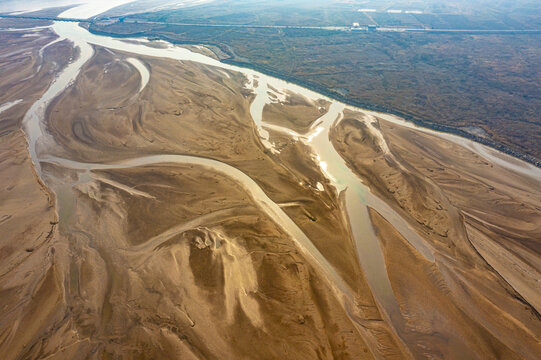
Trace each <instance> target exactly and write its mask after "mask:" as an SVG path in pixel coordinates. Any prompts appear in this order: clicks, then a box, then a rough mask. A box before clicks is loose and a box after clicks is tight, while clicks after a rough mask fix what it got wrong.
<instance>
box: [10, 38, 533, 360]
mask: <svg viewBox="0 0 541 360" xmlns="http://www.w3.org/2000/svg"><path fill="white" fill-rule="evenodd" d="M52 39H54V37H53V36H52V35H51V34H50V33H48V30H44V31H43V33H41V34H40V37H35V38H34V37H27V38H23V37H20V36H13V37H10V39H9V41H8V42H6V43H5V44H2V45H0V56H1V55H2V54H4V55H5V54H9V57H6V58H7V59H8V60H5V61H4V62H0V66H4V68H5V69H8V70H9V72H8V73H9V75H8V76H6V77H3V78H0V89H4V90H6V91H4V92H0V105H1V104H2V103H6V102H10V101H14V100H17V99H20V98H21V99H24V101H23V102H21V103H20V104H18V105H17V106H14V107H13V108H11V109H9V110H8V111H6V112H5V113H2V114H0V117H1V118H0V119H1V121H0V126H2V129H3V131H2V132H1V133H2V135H0V136H1V138H2V141H1V142H0V180H2V181H1V182H0V183H1V184H5V186H4V185H2V186H1V187H0V200H1V201H0V211H1V212H0V216H1V218H0V231H1V233H2V234H4V233H6V234H9V235H8V236H6V237H2V238H0V259H1V262H0V270H1V272H0V295H1V296H0V353H2V354H6V355H5V358H6V359H42V358H48V359H65V358H70V359H79V358H80V359H87V358H91V359H107V358H114V359H117V358H126V359H132V358H133V359H178V358H182V359H184V358H186V359H277V358H284V359H315V358H321V359H372V358H385V359H404V358H411V357H413V356H415V357H418V358H435V359H467V358H472V359H484V358H502V359H519V358H525V359H535V358H536V355H537V354H539V353H540V352H541V345H540V343H541V342H540V339H539V334H541V320H540V319H541V317H540V315H539V307H540V306H541V305H540V302H539V301H540V300H539V299H540V297H539V293H540V289H539V286H540V282H539V278H540V277H539V271H540V256H541V255H540V252H541V251H540V246H541V245H540V243H539V241H540V239H539V233H540V229H541V180H540V179H536V178H531V177H527V176H524V175H518V174H517V173H515V172H513V171H510V170H507V169H505V168H502V167H501V166H500V165H498V164H495V163H491V162H489V161H486V160H485V159H483V158H481V157H480V156H479V155H477V154H475V153H473V152H472V151H470V150H466V149H464V148H462V147H460V146H458V145H456V144H454V143H452V142H450V141H447V140H442V139H441V138H439V137H437V136H434V135H428V134H425V133H422V132H420V131H417V130H411V129H407V128H404V127H402V126H399V125H395V124H391V123H388V122H386V121H383V120H378V119H376V118H369V117H367V116H366V115H364V114H361V113H359V112H355V111H351V110H346V111H345V113H344V119H343V120H342V121H341V122H339V123H338V124H336V125H335V127H334V128H333V129H332V131H331V140H332V142H333V144H334V146H335V148H336V150H337V151H338V152H339V153H340V154H341V155H342V157H343V158H344V159H345V161H346V162H347V164H348V165H349V166H350V168H351V169H352V170H353V171H354V172H355V173H356V174H357V175H358V176H359V178H360V179H361V180H362V181H363V182H364V184H366V185H367V186H368V187H369V188H370V189H371V191H372V192H373V193H374V194H375V195H377V196H378V197H380V198H381V199H382V200H383V201H385V202H386V203H387V204H389V205H390V206H391V207H392V208H393V209H394V210H395V211H396V212H397V214H398V215H400V216H401V217H403V218H404V219H406V221H408V223H409V224H410V225H411V227H412V228H413V229H414V230H415V231H417V233H419V234H420V235H421V237H422V238H423V239H424V241H425V242H426V244H427V246H429V247H430V249H431V250H432V251H433V253H434V261H433V262H432V261H429V260H427V259H426V258H424V257H423V256H422V255H421V254H420V253H419V252H417V250H416V249H415V248H414V247H413V246H412V245H410V243H409V241H408V239H405V238H403V237H402V235H401V234H400V233H399V232H398V231H397V230H396V229H394V228H393V226H392V225H391V224H390V222H389V219H385V218H384V217H383V216H381V215H380V214H379V213H377V212H376V211H375V210H370V218H371V221H372V224H373V227H374V230H375V232H376V234H377V237H378V239H379V241H380V245H381V251H382V254H383V258H384V262H385V268H386V270H387V276H388V278H389V282H390V284H391V287H392V292H393V293H394V296H395V298H396V301H397V303H398V306H399V309H400V315H401V316H402V317H403V318H404V323H405V324H406V325H405V331H403V332H402V331H401V332H400V334H401V337H399V336H398V335H397V333H396V331H395V330H394V329H395V326H396V324H393V323H392V322H390V321H388V320H386V319H387V317H386V316H384V313H383V312H382V307H381V306H380V304H378V303H377V301H376V300H375V299H374V296H373V295H372V292H371V289H370V287H369V285H368V283H367V280H366V278H365V272H364V271H366V269H363V268H362V267H361V266H360V264H359V260H358V258H357V249H356V246H355V244H354V243H353V241H352V236H351V234H350V229H349V225H348V218H347V214H346V213H345V212H344V210H343V209H344V202H343V201H344V200H343V196H344V193H342V194H337V193H336V191H335V189H334V187H333V186H332V185H331V183H330V182H329V181H328V180H326V178H325V177H324V175H323V174H322V172H321V170H320V168H319V166H318V165H317V164H316V161H315V160H314V158H313V154H312V153H311V150H310V148H309V147H308V146H307V145H306V144H304V143H303V142H301V141H297V140H295V139H294V138H292V137H289V136H287V135H285V134H283V133H277V132H273V131H271V136H272V140H273V142H275V145H276V147H277V148H278V149H279V153H272V152H270V151H268V150H266V149H265V147H264V146H263V145H262V143H261V141H260V138H259V136H258V134H257V129H256V127H255V125H254V122H253V119H251V116H250V111H249V109H250V104H251V102H252V101H253V99H254V96H253V94H252V93H251V92H250V91H248V90H246V89H245V87H244V85H245V83H246V81H247V79H246V78H244V76H242V75H240V74H237V73H234V72H230V71H225V70H221V69H216V68H213V67H209V66H205V65H202V64H198V63H193V62H189V61H184V62H178V61H171V60H165V59H155V58H147V57H140V56H134V55H133V54H125V53H121V52H113V51H110V50H106V49H103V48H100V47H97V48H96V49H95V55H94V56H93V58H92V59H91V60H90V61H89V62H88V63H87V64H86V65H85V66H84V67H83V68H82V71H81V73H80V75H79V76H78V77H77V79H76V81H75V82H74V84H73V85H72V86H70V87H69V88H68V89H67V90H66V91H65V92H64V93H63V94H61V95H60V96H59V97H58V98H57V99H55V101H54V102H53V103H52V105H51V106H50V107H49V109H48V111H47V117H46V129H47V131H48V132H49V133H50V134H51V135H52V136H51V141H50V142H48V143H47V144H46V145H47V146H48V148H47V152H48V153H50V154H52V155H55V156H57V157H59V158H65V159H70V160H74V161H79V162H87V163H108V164H110V163H113V162H116V161H122V160H125V159H131V158H138V157H143V156H150V155H160V154H179V155H192V156H198V157H203V158H210V159H214V160H218V161H221V162H223V163H225V164H228V165H231V166H233V167H235V168H237V169H239V170H241V171H242V172H244V173H245V174H246V175H248V176H249V177H250V178H252V179H253V180H254V181H255V182H256V183H257V185H258V186H260V187H261V189H263V191H264V192H265V193H266V194H267V196H268V197H269V198H270V199H272V201H274V202H275V203H277V204H279V205H280V206H281V207H282V209H283V210H284V211H285V212H286V213H287V215H288V216H289V217H291V219H292V220H293V221H294V222H295V223H296V224H297V225H298V226H299V227H300V228H301V230H302V231H303V232H304V233H305V234H306V235H307V237H308V238H309V239H310V241H312V242H313V244H314V245H315V246H316V248H317V249H318V250H319V252H321V254H322V256H323V257H324V258H325V259H326V260H327V261H328V262H329V264H330V265H329V266H330V268H332V270H333V271H336V273H337V274H338V276H339V277H340V278H342V279H343V280H344V283H345V284H346V285H345V286H346V287H347V288H348V291H350V292H351V296H352V297H351V299H348V300H347V301H345V300H344V298H343V296H344V295H343V293H340V292H338V291H337V290H336V289H335V288H333V286H335V285H336V284H333V283H332V282H330V281H329V279H328V278H326V275H325V274H326V272H325V270H328V269H323V266H324V265H323V264H318V263H316V262H315V261H314V260H313V259H312V258H311V257H310V256H308V255H307V253H306V251H303V250H301V249H300V248H299V247H298V246H297V245H296V242H295V241H294V240H293V239H292V238H291V237H290V236H289V235H288V234H287V233H285V231H284V230H283V228H282V227H280V224H278V223H277V222H276V221H277V219H273V218H271V217H270V216H269V215H268V213H267V212H265V211H264V207H262V206H261V205H260V204H258V203H257V201H256V200H255V199H254V198H252V197H251V196H250V193H248V192H247V191H246V190H245V189H244V188H242V187H241V185H240V184H239V183H237V182H236V180H234V179H233V178H231V177H229V176H227V175H225V174H222V173H218V172H216V171H214V170H212V169H210V168H207V167H204V166H200V165H187V164H186V165H182V164H176V163H175V164H173V163H156V164H153V165H146V166H134V167H129V168H121V167H119V168H116V169H112V168H110V169H107V170H103V169H102V170H91V171H88V172H85V171H82V170H73V169H69V166H68V165H67V164H65V163H64V164H63V163H62V162H60V163H53V162H42V164H41V165H42V171H43V173H42V178H43V180H44V181H45V183H46V184H47V186H48V187H45V185H44V183H43V182H41V181H40V180H39V179H38V177H37V176H36V175H35V174H34V171H33V167H32V163H31V161H30V159H29V156H28V152H27V149H26V142H25V139H24V137H23V134H22V132H21V131H20V130H19V127H20V123H21V120H22V117H23V116H24V113H25V111H26V110H27V109H28V108H29V106H30V105H31V104H32V102H33V101H35V100H36V99H37V97H38V96H39V95H40V94H41V93H43V91H44V90H45V89H46V87H47V86H48V84H49V83H50V81H51V79H52V78H53V76H54V74H55V73H56V72H57V71H58V69H60V68H61V67H62V66H64V65H65V64H66V62H67V61H69V60H68V59H69V57H71V56H73V52H72V51H71V48H70V46H69V45H68V44H66V43H59V44H57V45H54V46H55V47H54V48H53V47H51V50H54V51H51V52H49V49H46V50H45V52H44V59H45V60H46V61H45V62H44V63H43V66H41V67H40V61H41V60H40V58H39V56H38V54H39V53H38V50H39V48H40V47H41V46H43V45H44V44H45V43H47V42H48V41H50V40H52ZM25 46H26V47H28V51H25V52H21V53H15V54H11V52H13V51H17V50H20V49H21V48H24V47H25ZM201 51H203V50H201ZM130 57H137V58H138V59H139V60H140V61H142V62H143V63H144V64H145V66H146V67H147V68H148V69H149V71H150V74H151V76H150V81H149V83H148V84H147V85H146V87H145V88H144V89H143V90H142V91H141V92H139V88H140V80H141V79H140V75H139V73H138V71H137V69H136V68H135V67H134V66H133V65H132V64H130V63H129V62H128V61H127V59H128V58H130ZM0 60H2V58H0ZM2 61H3V60H2ZM14 63H17V64H14ZM0 69H3V68H2V67H0ZM37 69H41V70H40V71H39V72H38V73H37V74H36V75H34V76H32V73H33V72H36V71H37ZM15 70H17V71H15ZM2 71H3V70H2ZM28 76H32V77H30V78H29V79H30V80H29V79H26V80H23V79H24V78H25V77H28ZM270 90H271V92H276V90H275V89H270ZM328 108H329V104H328V103H327V102H325V101H323V100H321V101H311V100H307V99H305V98H304V97H302V96H300V95H297V94H292V93H288V94H286V101H284V102H282V103H280V102H276V103H273V104H268V105H266V106H265V108H264V113H263V116H264V121H266V122H269V123H272V124H275V125H280V126H285V127H288V128H290V129H292V130H295V131H297V132H300V133H303V132H306V131H307V130H308V129H309V128H310V126H311V125H312V124H313V123H314V121H315V120H316V119H317V118H319V117H320V116H321V115H322V114H324V113H326V112H327V111H328ZM321 188H323V191H321ZM346 191H347V190H346ZM53 194H56V195H53ZM55 200H56V202H55ZM57 213H58V215H57ZM57 221H60V222H59V223H58V224H57ZM348 293H349V292H348ZM412 354H414V355H412Z"/></svg>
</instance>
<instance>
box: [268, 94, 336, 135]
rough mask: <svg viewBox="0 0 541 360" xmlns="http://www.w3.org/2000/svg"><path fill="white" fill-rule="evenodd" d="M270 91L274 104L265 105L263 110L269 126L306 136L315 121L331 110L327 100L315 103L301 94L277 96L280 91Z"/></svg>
mask: <svg viewBox="0 0 541 360" xmlns="http://www.w3.org/2000/svg"><path fill="white" fill-rule="evenodd" d="M270 90H271V92H270V97H271V99H272V100H273V101H274V102H273V103H271V104H265V106H264V108H263V120H264V121H265V122H268V123H269V124H274V125H278V126H283V127H286V128H289V129H292V130H294V131H296V132H298V133H299V134H304V133H306V132H307V131H308V130H309V129H310V126H311V125H312V124H313V123H314V121H315V120H317V119H318V118H320V117H321V116H323V115H324V114H325V113H326V112H327V111H328V110H329V105H330V103H329V102H328V101H326V100H323V99H320V100H317V101H313V100H310V99H307V98H305V97H304V96H302V95H300V94H295V93H292V92H286V93H285V94H276V92H277V91H278V90H276V89H272V88H271V89H270ZM276 95H278V96H283V97H285V101H280V99H278V98H277V97H276Z"/></svg>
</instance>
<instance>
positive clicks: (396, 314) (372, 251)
mask: <svg viewBox="0 0 541 360" xmlns="http://www.w3.org/2000/svg"><path fill="white" fill-rule="evenodd" d="M74 9H75V10H74ZM74 9H72V10H70V11H71V12H70V13H69V14H73V13H77V11H76V9H77V8H74ZM79 10H80V9H79ZM63 16H66V17H67V15H66V14H63ZM70 16H72V15H70ZM52 28H53V30H54V31H55V32H56V33H57V34H58V35H59V36H60V38H61V39H68V40H70V41H72V42H73V43H74V46H77V47H79V50H80V55H79V57H78V58H77V59H76V60H75V61H73V62H71V63H69V65H68V66H67V67H66V68H65V69H64V70H63V71H62V73H61V74H60V75H59V76H58V77H57V79H56V80H55V81H54V82H53V84H52V85H51V86H50V87H49V89H48V90H47V91H46V92H45V94H44V95H43V96H42V97H41V98H40V99H39V100H38V101H37V102H36V103H34V104H33V106H32V107H31V108H30V110H29V111H28V113H27V114H26V116H25V118H24V121H23V124H24V129H25V133H26V135H27V137H28V142H29V149H30V154H31V157H32V160H33V162H34V164H35V167H36V171H37V172H38V174H40V175H41V162H50V163H55V164H58V165H61V166H64V167H67V168H72V169H78V170H83V172H84V174H86V175H85V176H82V177H81V178H80V180H79V182H80V181H82V180H81V179H89V178H88V174H89V171H90V170H97V169H111V168H122V167H134V166H141V165H149V164H157V163H164V162H175V163H182V164H197V165H201V166H205V167H208V168H211V169H213V170H215V171H219V172H221V173H224V174H227V175H228V176H230V177H231V178H233V179H235V180H237V181H238V182H239V184H241V186H243V187H244V189H245V190H246V191H247V192H248V193H249V194H250V195H251V196H252V198H253V199H254V200H255V202H256V203H257V204H258V205H259V206H260V207H261V209H263V210H264V211H265V212H266V213H267V214H268V215H269V216H270V217H271V218H272V219H274V220H275V221H276V223H277V224H278V225H279V226H280V227H281V228H282V229H283V230H284V231H286V232H287V233H288V234H289V235H290V236H291V237H292V238H293V239H294V241H295V242H296V243H297V245H298V246H299V248H300V249H301V250H302V251H303V253H304V254H305V255H307V256H308V258H309V259H311V261H312V262H313V263H314V264H316V265H317V266H318V268H319V269H320V270H321V271H322V273H323V274H324V276H325V277H326V278H327V280H328V282H329V284H330V285H331V287H332V288H333V289H334V290H335V292H336V293H337V294H338V295H339V298H341V299H342V301H343V302H344V307H345V308H346V309H350V308H351V307H352V304H354V300H353V298H354V296H353V293H352V292H351V290H350V289H349V287H348V286H347V285H346V284H345V283H344V281H343V280H342V279H341V277H340V276H339V275H338V274H337V272H336V271H335V269H334V268H333V266H332V265H331V264H330V263H329V262H328V261H327V259H326V258H325V257H324V256H323V255H322V254H321V253H320V252H319V250H318V249H317V248H316V247H315V246H314V245H313V243H312V242H311V241H310V239H309V238H308V237H307V236H306V235H305V234H304V233H303V231H302V230H301V229H300V228H299V227H298V226H297V225H296V224H295V223H294V222H293V221H292V220H291V219H290V218H289V217H288V216H287V214H286V213H285V212H284V211H283V210H282V209H281V208H280V206H279V205H277V204H276V203H274V202H273V201H272V200H271V199H270V198H268V196H267V195H266V194H265V193H264V191H263V190H262V189H261V188H260V187H259V186H258V185H257V184H256V183H255V182H254V181H253V180H252V179H251V178H250V177H248V176H247V175H246V174H244V173H243V172H241V171H240V170H238V169H236V168H234V167H231V166H229V165H227V164H224V163H221V162H219V161H215V160H210V159H205V158H199V157H195V156H182V155H167V154H164V155H156V156H145V157H140V158H136V159H127V160H124V161H122V162H119V163H115V164H85V163H80V162H75V161H71V160H69V159H59V158H53V157H50V156H48V155H47V154H46V149H47V147H46V145H47V143H49V142H52V141H53V139H52V137H51V136H50V135H48V134H47V133H46V131H45V128H44V123H45V115H46V109H47V107H48V106H49V104H50V103H51V101H52V100H53V99H54V98H55V97H56V96H58V95H59V94H61V93H62V92H63V91H64V90H65V89H66V88H67V87H68V86H70V84H71V83H73V81H75V79H76V77H77V75H78V74H79V71H80V69H81V67H82V66H83V65H84V64H85V63H86V62H87V61H88V60H89V59H90V58H91V57H92V55H93V53H94V50H93V47H92V46H91V45H98V46H103V47H105V48H109V49H112V50H120V51H124V52H127V53H131V54H134V56H135V54H138V55H145V56H151V57H160V58H169V59H175V60H183V61H196V62H198V63H202V64H206V65H210V66H214V67H218V68H222V69H227V70H230V71H236V72H240V73H243V74H244V75H245V76H246V77H247V78H248V80H249V85H248V86H251V88H252V89H253V91H254V93H255V95H256V97H255V99H254V101H253V103H252V105H251V108H250V112H251V115H252V118H253V120H254V123H255V124H256V126H257V128H258V131H259V135H260V137H261V141H262V143H263V145H264V146H266V147H267V148H269V149H270V150H271V151H272V152H277V150H276V149H274V146H273V144H272V142H271V141H270V137H269V132H268V131H267V130H266V129H265V127H266V128H269V129H271V130H277V131H282V132H284V133H287V134H290V135H291V136H292V137H293V138H295V139H298V140H299V141H303V142H304V143H305V144H307V145H308V146H310V147H311V149H312V151H313V153H314V159H315V161H317V162H318V164H319V166H320V168H321V170H322V172H323V173H324V174H325V176H326V177H327V178H328V179H329V181H330V183H331V184H332V185H333V186H334V187H335V188H336V191H337V192H345V205H346V210H347V214H348V216H349V219H350V227H351V231H352V234H353V237H354V241H355V244H356V247H357V253H358V258H359V262H360V264H361V266H362V268H363V270H364V272H365V273H366V276H367V279H368V283H369V285H370V287H371V288H372V290H373V292H374V295H375V298H376V299H377V301H378V303H379V304H380V305H381V307H382V310H383V311H382V312H383V314H384V316H388V317H390V318H391V322H392V324H394V325H395V327H396V329H397V331H398V333H399V335H401V333H402V331H403V329H404V323H405V322H404V319H403V318H402V316H401V314H400V311H399V308H398V304H397V302H396V298H395V297H394V294H393V292H392V288H391V284H390V282H389V279H388V276H387V272H386V268H385V262H384V259H383V254H382V251H381V248H380V245H379V240H378V239H377V237H376V235H375V233H374V230H373V227H372V224H371V221H370V218H369V215H368V207H371V208H373V209H375V210H376V211H378V212H379V213H380V214H381V215H382V216H384V217H385V218H386V219H387V220H388V221H389V222H390V223H391V224H392V225H393V226H394V227H395V228H396V229H397V230H398V231H399V232H400V233H401V234H402V235H403V236H404V237H405V238H406V239H407V240H408V241H409V242H410V243H411V244H412V245H413V246H415V248H416V249H417V250H418V251H419V252H420V253H421V254H422V255H423V256H424V257H425V258H426V259H428V260H430V261H433V260H434V256H433V253H432V251H431V249H430V247H429V245H427V244H426V242H425V241H424V240H423V239H422V238H421V237H420V236H419V235H418V234H417V233H416V232H415V231H414V230H413V229H412V228H411V226H410V225H409V224H408V223H407V222H406V221H405V220H404V219H402V218H401V217H400V216H399V215H398V214H397V213H396V212H395V211H394V210H393V209H392V208H391V207H390V206H388V205H387V204H386V203H385V202H383V201H381V200H380V199H378V198H377V197H376V196H375V195H374V194H372V193H371V192H370V189H369V188H368V187H366V186H365V185H364V184H363V183H362V181H361V179H360V178H359V177H358V176H356V175H355V174H354V173H353V172H352V171H351V169H350V168H349V167H348V166H347V165H346V163H345V161H344V159H343V158H342V157H341V156H340V155H339V154H338V152H337V151H336V150H335V149H334V147H333V145H332V143H331V141H330V139H329V132H330V129H331V127H332V126H333V125H334V124H335V122H336V121H337V120H339V119H341V118H342V117H343V111H344V110H345V109H346V108H350V109H353V110H356V111H361V112H364V113H365V114H372V115H373V114H375V113H372V112H368V111H365V110H361V109H357V108H352V107H348V106H346V105H344V104H342V103H340V102H337V101H334V100H331V99H328V98H326V97H324V96H322V95H320V94H317V93H315V92H313V91H310V90H308V89H305V88H302V87H300V86H298V85H295V84H291V83H287V82H286V81H283V80H280V79H276V78H273V77H270V76H267V75H264V74H261V73H258V72H256V71H253V70H250V69H244V68H240V67H236V66H232V65H228V64H223V63H221V62H219V61H217V60H214V59H212V58H210V57H207V56H205V55H202V54H198V53H194V52H191V51H189V50H188V49H185V48H181V47H175V46H173V45H169V46H168V47H166V48H155V47H150V46H147V45H145V42H126V41H123V40H119V39H114V38H110V37H105V36H98V35H94V34H91V33H89V32H88V31H87V30H85V29H83V28H81V27H79V26H78V24H76V23H71V22H56V23H54V25H53V27H52ZM130 62H131V64H132V65H134V66H135V67H136V68H137V69H138V70H139V71H140V73H141V78H142V80H141V90H142V89H143V88H144V87H145V86H146V83H147V82H148V77H147V74H148V69H146V67H145V65H143V64H142V63H141V62H140V61H139V60H137V59H136V58H133V59H131V60H130ZM141 66H142V67H143V68H144V69H143V68H141ZM270 87H272V89H277V91H281V92H282V93H284V92H286V91H290V92H292V93H297V94H301V95H303V96H305V97H306V98H308V99H312V100H316V99H326V100H328V101H330V102H331V103H332V104H331V106H330V109H329V111H328V112H327V113H326V114H325V115H323V116H322V117H321V118H320V119H318V120H317V121H316V122H315V124H316V126H314V127H313V128H312V129H311V130H310V132H309V133H308V134H297V133H295V132H294V131H292V130H291V129H287V128H281V127H277V126H274V125H269V124H265V122H264V119H263V108H264V105H265V104H266V103H269V102H272V101H274V100H272V99H271V98H270V97H269V91H271V90H269V89H270ZM376 115H377V116H378V117H383V116H385V117H386V118H385V119H386V120H389V121H393V122H395V123H399V124H400V125H403V126H409V127H413V125H411V124H408V123H406V122H405V121H403V120H401V119H398V118H396V117H392V116H390V115H385V114H376ZM416 129H418V128H417V127H416ZM372 130H374V129H372ZM374 131H376V130H374ZM423 131H425V132H431V133H435V134H438V135H439V134H440V133H437V132H434V131H431V130H425V129H423ZM445 137H446V138H450V139H452V140H453V141H455V142H458V141H460V143H461V144H463V145H464V146H467V147H469V148H471V149H478V147H477V145H475V144H474V145H472V144H471V141H469V140H466V139H461V138H459V139H460V140H456V139H455V137H454V135H447V134H445ZM381 138H383V137H381ZM487 154H488V155H487ZM489 155H490V156H493V152H488V151H485V152H484V153H481V156H489ZM498 160H499V161H501V162H505V156H501V155H500V156H498ZM491 161H492V159H491ZM515 163H516V161H514V163H513V164H515ZM510 166H511V165H510ZM513 166H514V167H519V168H521V169H522V170H523V171H526V172H528V173H532V172H534V171H536V170H532V169H531V167H528V166H527V165H522V164H519V165H516V164H515V165H513ZM524 169H527V170H524ZM536 174H537V173H536ZM73 185H74V184H70V185H69V186H67V187H66V186H61V187H58V186H56V187H55V189H56V190H57V191H61V192H69V193H70V194H71V187H72V186H73ZM70 194H57V195H58V197H59V199H60V198H66V197H68V198H69V197H70V196H71V195H70ZM62 202H63V203H64V204H66V202H65V201H64V200H63V201H62ZM60 213H61V214H65V212H63V211H62V209H61V210H60ZM61 220H62V218H61ZM348 313H350V311H349V310H348ZM362 331H364V330H362Z"/></svg>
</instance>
